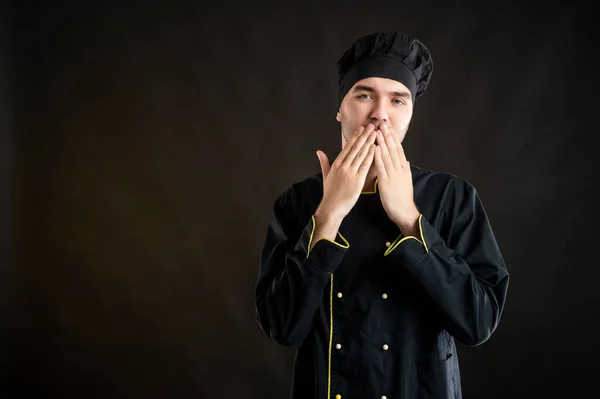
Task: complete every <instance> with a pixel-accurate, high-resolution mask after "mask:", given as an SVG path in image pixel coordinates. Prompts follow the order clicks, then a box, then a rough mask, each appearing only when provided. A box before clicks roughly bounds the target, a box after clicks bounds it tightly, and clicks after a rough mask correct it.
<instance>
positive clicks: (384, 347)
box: [335, 344, 390, 351]
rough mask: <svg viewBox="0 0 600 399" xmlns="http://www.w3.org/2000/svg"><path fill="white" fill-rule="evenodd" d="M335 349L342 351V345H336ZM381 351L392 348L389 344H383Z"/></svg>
mask: <svg viewBox="0 0 600 399" xmlns="http://www.w3.org/2000/svg"><path fill="white" fill-rule="evenodd" d="M335 349H338V350H339V349H342V344H335ZM381 349H383V350H384V351H386V350H388V349H390V347H389V346H388V344H383V345H382V346H381Z"/></svg>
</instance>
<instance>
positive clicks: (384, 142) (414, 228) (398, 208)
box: [374, 123, 420, 236]
mask: <svg viewBox="0 0 600 399" xmlns="http://www.w3.org/2000/svg"><path fill="white" fill-rule="evenodd" d="M379 128H380V131H378V132H377V144H378V145H379V146H378V147H377V149H376V151H375V159H374V162H375V168H376V170H377V178H378V182H377V186H378V191H379V195H380V198H381V203H382V205H383V208H384V209H385V211H386V213H387V215H388V217H389V218H390V220H392V221H393V222H394V223H395V224H396V225H397V226H398V228H399V229H400V231H401V232H402V234H403V235H405V236H417V233H418V231H419V230H418V229H419V227H418V222H419V215H420V212H419V210H418V209H417V206H416V205H415V201H414V189H413V182H412V173H411V171H410V163H409V162H408V160H407V159H406V156H405V154H404V149H403V148H402V144H401V143H400V139H399V138H398V136H397V135H396V134H395V132H393V131H392V129H391V127H390V126H389V125H388V124H387V123H382V124H381V125H380V127H379Z"/></svg>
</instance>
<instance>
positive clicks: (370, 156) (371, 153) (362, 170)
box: [357, 143, 377, 179]
mask: <svg viewBox="0 0 600 399" xmlns="http://www.w3.org/2000/svg"><path fill="white" fill-rule="evenodd" d="M376 148H377V146H376V145H375V144H373V143H371V144H370V145H369V149H368V150H367V153H366V155H365V157H364V158H363V160H362V162H361V163H360V166H359V167H358V170H357V172H358V174H359V175H360V177H361V179H364V178H365V177H366V176H367V173H368V172H369V169H370V168H371V164H373V160H374V159H375V150H376Z"/></svg>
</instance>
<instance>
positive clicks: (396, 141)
mask: <svg viewBox="0 0 600 399" xmlns="http://www.w3.org/2000/svg"><path fill="white" fill-rule="evenodd" d="M382 130H383V131H384V133H386V134H388V135H389V138H390V139H392V140H389V141H388V140H386V143H388V148H389V151H390V155H391V157H392V159H393V160H394V164H395V165H398V166H400V167H402V168H406V167H408V161H407V159H406V154H405V153H404V147H403V146H402V143H401V142H400V138H399V137H398V135H397V134H395V133H394V132H393V131H392V129H391V128H390V126H389V125H388V124H387V123H383V124H382ZM389 142H392V143H393V147H392V146H390V144H389ZM392 148H394V149H395V150H396V151H393V150H392Z"/></svg>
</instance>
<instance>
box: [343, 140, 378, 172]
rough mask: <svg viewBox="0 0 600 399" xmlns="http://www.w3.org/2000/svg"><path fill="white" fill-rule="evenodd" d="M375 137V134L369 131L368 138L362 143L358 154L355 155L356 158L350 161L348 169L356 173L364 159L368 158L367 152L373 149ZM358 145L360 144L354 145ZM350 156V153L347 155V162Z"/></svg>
mask: <svg viewBox="0 0 600 399" xmlns="http://www.w3.org/2000/svg"><path fill="white" fill-rule="evenodd" d="M376 137H377V136H376V134H375V132H374V131H371V133H369V136H368V138H367V139H366V140H365V142H364V143H363V145H362V146H361V148H360V149H359V150H358V153H357V154H356V156H354V159H352V162H351V163H350V167H351V169H352V170H354V171H355V172H356V171H358V169H359V168H360V167H361V165H362V164H363V161H364V160H365V158H366V157H368V156H369V150H370V149H371V147H375V139H376ZM359 144H360V142H357V143H356V144H355V145H356V146H358V145H359ZM351 156H352V153H350V154H349V155H348V158H347V160H350V159H351Z"/></svg>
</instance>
